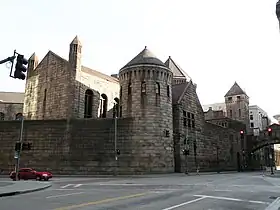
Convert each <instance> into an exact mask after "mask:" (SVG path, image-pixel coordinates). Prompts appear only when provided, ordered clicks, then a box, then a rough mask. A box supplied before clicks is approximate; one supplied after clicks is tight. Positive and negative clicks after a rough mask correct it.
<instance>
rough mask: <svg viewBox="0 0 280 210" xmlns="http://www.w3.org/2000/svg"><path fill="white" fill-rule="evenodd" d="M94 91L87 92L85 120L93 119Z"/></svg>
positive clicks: (88, 90)
mask: <svg viewBox="0 0 280 210" xmlns="http://www.w3.org/2000/svg"><path fill="white" fill-rule="evenodd" d="M92 105H93V91H92V90H90V89H87V90H86V92H85V109H84V118H92Z"/></svg>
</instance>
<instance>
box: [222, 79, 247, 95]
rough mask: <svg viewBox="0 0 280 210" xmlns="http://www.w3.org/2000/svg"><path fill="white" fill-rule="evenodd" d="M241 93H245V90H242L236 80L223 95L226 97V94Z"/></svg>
mask: <svg viewBox="0 0 280 210" xmlns="http://www.w3.org/2000/svg"><path fill="white" fill-rule="evenodd" d="M242 94H245V95H247V94H246V93H245V91H243V90H242V89H241V87H240V86H239V85H238V84H237V82H235V83H234V84H233V86H232V87H231V88H230V89H229V91H228V92H227V93H226V95H225V97H228V96H236V95H242Z"/></svg>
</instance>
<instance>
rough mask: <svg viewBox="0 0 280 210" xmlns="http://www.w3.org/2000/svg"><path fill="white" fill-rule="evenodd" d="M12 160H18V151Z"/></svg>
mask: <svg viewBox="0 0 280 210" xmlns="http://www.w3.org/2000/svg"><path fill="white" fill-rule="evenodd" d="M14 158H15V159H18V151H15V155H14Z"/></svg>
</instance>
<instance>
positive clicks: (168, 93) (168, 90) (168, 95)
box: [167, 85, 170, 97]
mask: <svg viewBox="0 0 280 210" xmlns="http://www.w3.org/2000/svg"><path fill="white" fill-rule="evenodd" d="M167 97H170V87H169V85H167Z"/></svg>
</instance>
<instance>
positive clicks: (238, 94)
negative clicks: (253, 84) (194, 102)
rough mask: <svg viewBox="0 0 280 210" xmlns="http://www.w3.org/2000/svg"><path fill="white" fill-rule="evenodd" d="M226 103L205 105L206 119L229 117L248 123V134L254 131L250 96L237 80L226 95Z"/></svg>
mask: <svg viewBox="0 0 280 210" xmlns="http://www.w3.org/2000/svg"><path fill="white" fill-rule="evenodd" d="M224 98H225V103H217V104H212V105H205V106H203V108H204V110H205V119H206V120H212V119H222V118H229V119H232V120H235V121H239V122H242V123H243V124H245V125H246V130H247V133H248V134H251V133H252V129H251V128H250V120H249V97H248V95H247V94H246V93H245V91H243V90H242V89H241V88H240V86H239V85H238V84H237V83H236V82H235V83H234V84H233V86H232V87H231V88H230V90H229V91H228V92H227V93H226V95H225V97H224Z"/></svg>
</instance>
